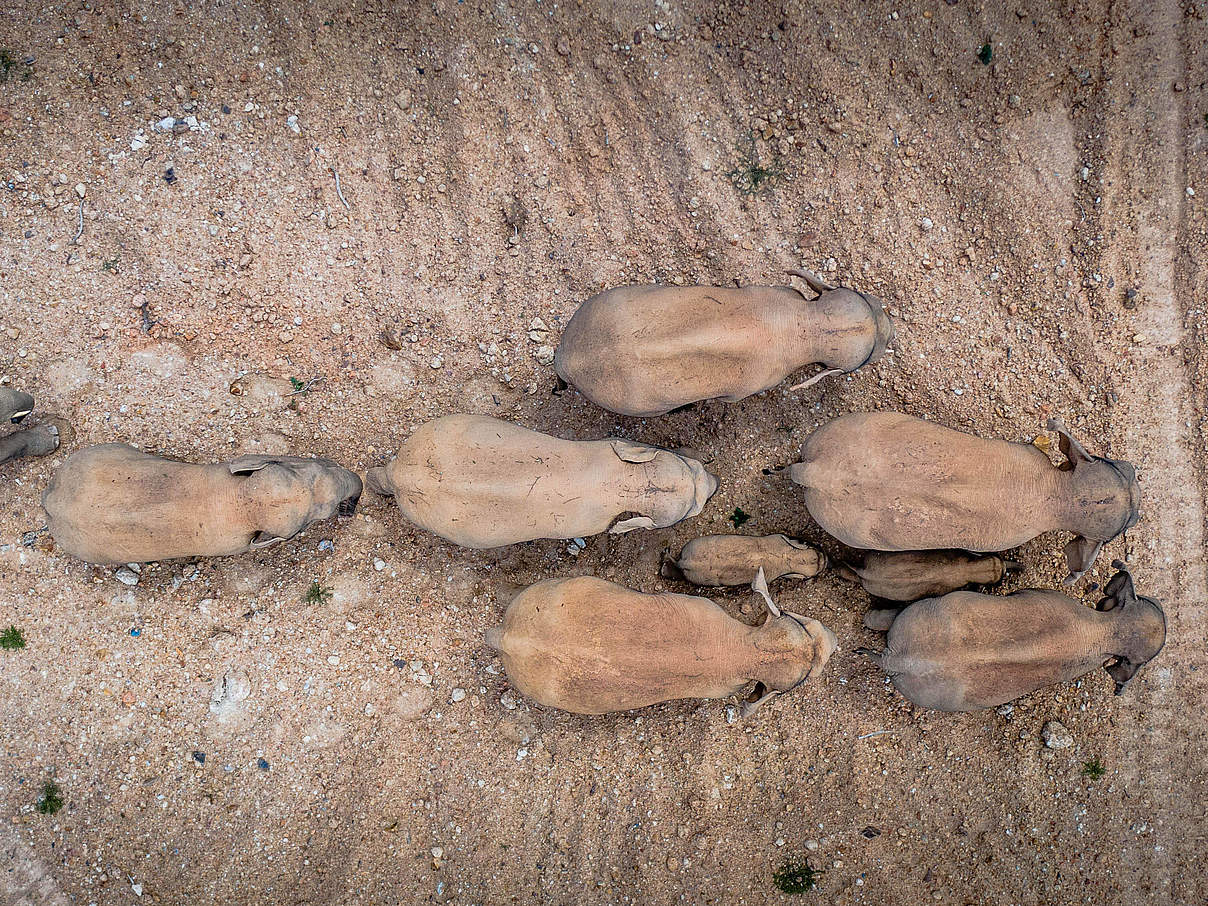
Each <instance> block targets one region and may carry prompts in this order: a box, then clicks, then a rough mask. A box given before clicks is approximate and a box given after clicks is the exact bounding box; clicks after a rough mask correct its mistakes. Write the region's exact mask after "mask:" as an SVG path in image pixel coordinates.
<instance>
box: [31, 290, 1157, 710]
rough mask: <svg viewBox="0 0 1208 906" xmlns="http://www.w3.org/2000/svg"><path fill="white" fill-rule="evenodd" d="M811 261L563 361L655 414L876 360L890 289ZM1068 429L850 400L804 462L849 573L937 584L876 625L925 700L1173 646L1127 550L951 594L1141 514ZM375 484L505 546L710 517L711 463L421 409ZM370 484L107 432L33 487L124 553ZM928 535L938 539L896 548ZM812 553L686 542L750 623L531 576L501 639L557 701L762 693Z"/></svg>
mask: <svg viewBox="0 0 1208 906" xmlns="http://www.w3.org/2000/svg"><path fill="white" fill-rule="evenodd" d="M803 276H805V277H806V280H807V282H808V283H809V285H810V286H811V288H813V289H814V290H815V291H817V292H818V294H819V295H818V298H817V299H815V300H813V301H812V302H811V301H810V300H806V299H804V297H803V296H802V295H801V294H800V293H799V292H798V291H797V290H795V289H791V288H789V287H748V288H746V289H717V288H708V287H686V288H672V287H625V288H621V289H617V290H611V291H609V292H607V293H603V294H601V295H599V296H596V297H594V298H593V299H590V300H588V301H587V302H586V303H584V304H583V306H581V307H580V309H579V310H578V312H576V314H575V316H574V317H573V318H572V319H571V321H570V323H569V324H568V325H567V328H566V331H565V332H564V335H563V338H562V342H561V344H560V345H559V348H558V351H557V353H556V356H555V367H556V369H557V370H558V373H559V375H560V376H561V377H562V378H563V379H564V380H566V381H567V382H568V383H571V384H574V385H575V386H576V387H578V388H579V390H580V391H581V392H583V394H584V395H585V396H587V397H588V398H590V399H592V400H593V401H595V402H597V403H599V404H601V405H603V406H605V407H606V408H609V409H612V410H613V411H617V412H621V413H624V414H635V415H655V414H661V413H665V412H667V411H670V410H671V409H674V408H676V407H678V406H682V405H686V404H689V403H692V402H694V401H697V400H702V399H710V398H721V399H726V400H737V399H741V398H743V397H745V396H749V395H751V394H752V393H756V392H759V391H761V390H764V389H767V388H769V387H771V386H774V385H775V384H776V383H778V382H779V381H780V380H782V379H783V378H784V377H785V376H786V375H787V374H788V373H791V372H792V371H793V370H796V369H797V368H799V367H801V366H802V365H804V364H807V363H810V362H821V363H822V364H823V365H825V366H827V369H828V370H826V371H823V372H822V374H820V375H818V377H819V378H820V377H823V376H825V375H826V374H830V373H832V372H835V371H839V372H846V371H852V370H855V369H856V368H858V367H861V366H862V365H864V364H866V363H868V362H870V361H874V360H875V359H876V358H878V357H879V356H880V355H881V354H882V353H883V352H884V351H885V348H886V346H887V345H888V342H889V341H890V339H892V336H893V327H892V324H891V323H890V322H889V319H888V318H887V317H886V316H885V313H884V311H883V308H882V306H881V304H880V302H879V301H878V300H876V299H875V298H873V297H871V296H867V295H864V294H862V293H857V292H855V291H852V290H847V289H840V288H835V287H832V286H829V285H828V284H825V283H822V282H821V281H820V280H818V279H817V278H815V277H812V276H810V275H803ZM816 379H817V378H815V380H816ZM809 383H812V381H807V382H806V384H809ZM799 386H800V385H799ZM1057 427H1058V430H1059V431H1060V436H1061V449H1062V452H1063V453H1064V454H1065V456H1066V459H1067V461H1066V462H1065V463H1064V464H1063V465H1062V466H1060V467H1053V466H1052V465H1051V464H1050V462H1049V460H1048V457H1047V456H1046V455H1045V454H1044V453H1043V452H1041V451H1040V450H1039V449H1037V448H1036V447H1035V446H1033V445H1030V444H1019V443H1010V442H1006V441H1000V440H984V439H980V438H977V437H972V436H969V435H966V434H962V433H959V432H956V431H953V430H951V429H948V428H944V427H941V426H938V425H935V424H933V423H930V422H927V421H923V420H920V419H917V418H912V417H910V416H907V415H902V414H900V413H894V412H880V413H854V414H851V415H846V416H843V417H841V418H838V419H835V420H834V421H832V422H829V423H828V424H826V425H823V426H822V427H820V428H819V429H818V430H816V431H815V432H814V433H813V434H811V435H810V437H809V438H808V439H807V440H806V443H805V445H804V447H803V449H802V454H801V461H800V462H799V463H797V464H796V465H794V466H793V467H792V469H791V470H790V475H791V477H792V479H793V481H794V482H796V483H797V484H799V485H801V486H802V487H803V488H804V498H805V505H806V508H807V509H808V511H809V513H810V515H811V516H813V518H814V519H815V520H816V521H817V522H818V523H819V525H821V526H822V528H824V529H825V530H826V531H827V532H829V533H830V534H831V535H832V536H834V537H835V538H836V539H838V540H839V541H841V542H843V543H844V544H847V545H849V546H851V547H855V548H860V549H864V550H868V551H880V552H891V555H890V557H889V559H886V555H884V554H869V555H868V556H867V557H866V559H865V560H864V562H863V564H862V565H859V566H855V567H844V568H843V570H842V571H843V572H845V573H846V574H847V575H849V576H850V577H853V578H858V579H859V580H860V581H862V582H864V583H865V585H866V587H868V588H869V589H870V591H872V592H873V593H874V594H877V595H878V596H881V597H887V598H892V599H896V600H898V601H909V600H912V599H913V598H917V597H923V598H924V600H921V601H919V602H918V603H916V604H913V605H911V606H910V607H906V608H905V609H904V610H902V611H901V612H900V614H899V613H897V612H896V611H893V610H891V609H881V610H877V611H873V612H872V613H873V616H872V617H870V619H869V621H867V622H869V624H870V626H876V627H878V628H882V629H884V628H888V630H889V637H888V647H887V649H886V650H885V652H883V653H881V654H879V655H875V658H876V659H877V660H878V662H879V663H880V664H881V665H882V666H883V667H884V668H885V670H886V671H887V672H888V673H889V674H890V675H891V676H892V677H893V680H894V682H895V684H896V685H897V687H898V688H899V689H900V690H901V691H902V692H903V693H904V694H905V695H907V696H908V697H909V698H911V699H912V700H913V701H915V702H917V703H919V704H922V705H925V706H927V707H933V708H940V709H944V710H970V709H975V708H983V707H990V706H993V705H996V704H1000V703H1002V702H1005V701H1009V700H1010V699H1012V698H1015V697H1017V696H1019V695H1023V694H1026V693H1027V692H1030V691H1032V690H1034V689H1036V688H1039V687H1041V686H1043V685H1046V684H1049V683H1055V682H1061V681H1065V680H1069V679H1072V678H1074V677H1076V676H1079V675H1081V674H1083V673H1085V672H1087V671H1088V670H1091V669H1093V668H1094V667H1096V666H1098V665H1103V664H1106V665H1107V669H1108V671H1109V673H1110V674H1111V675H1112V676H1113V678H1115V679H1116V681H1117V684H1118V688H1119V687H1121V686H1122V685H1123V683H1125V682H1126V681H1127V680H1128V679H1129V678H1130V677H1131V676H1132V675H1133V674H1134V673H1135V672H1136V670H1137V669H1138V668H1139V667H1140V666H1141V665H1142V664H1144V663H1145V662H1146V661H1148V660H1150V659H1151V658H1153V657H1154V656H1155V655H1156V654H1157V652H1158V650H1159V649H1160V648H1161V646H1162V644H1163V642H1164V639H1165V620H1164V618H1163V616H1162V612H1161V610H1160V609H1159V608H1158V607H1157V605H1156V603H1155V602H1153V601H1152V600H1150V599H1148V598H1142V597H1138V596H1137V595H1136V593H1135V591H1134V589H1133V586H1132V581H1131V578H1130V577H1129V575H1128V573H1127V572H1126V571H1124V570H1123V569H1122V568H1121V571H1120V572H1119V573H1118V574H1117V575H1116V576H1115V578H1113V579H1112V581H1111V582H1110V583H1109V584H1108V586H1107V589H1106V596H1105V597H1104V599H1103V600H1102V601H1101V602H1100V604H1099V606H1098V608H1097V609H1096V610H1094V611H1092V610H1090V609H1089V608H1086V607H1083V606H1082V605H1081V604H1079V603H1078V602H1076V601H1074V600H1072V599H1071V598H1068V597H1066V596H1065V595H1062V594H1060V593H1058V592H1055V591H1049V590H1038V589H1031V590H1027V591H1023V592H1019V593H1016V594H1014V595H1010V596H1006V597H992V596H988V595H980V594H976V593H974V592H968V591H954V589H958V588H961V587H963V586H965V585H967V584H969V583H971V582H983V581H986V580H987V575H988V577H989V578H991V579H997V578H1001V569H1002V567H1003V565H1004V564H1003V561H1001V560H999V559H998V558H978V557H972V556H970V555H969V554H965V553H961V551H977V552H992V551H1001V550H1006V549H1009V548H1012V547H1016V546H1018V545H1020V544H1023V543H1025V542H1027V541H1029V540H1030V539H1032V538H1034V537H1036V536H1037V535H1039V534H1042V533H1044V532H1048V531H1069V532H1073V533H1074V535H1075V538H1074V540H1072V541H1071V542H1069V544H1068V545H1067V546H1066V550H1065V554H1066V559H1067V562H1068V564H1069V568H1070V580H1069V581H1073V580H1075V579H1076V578H1077V577H1078V576H1080V575H1081V574H1082V573H1083V572H1085V571H1086V570H1087V569H1089V567H1090V565H1091V563H1092V562H1093V561H1094V559H1095V557H1096V555H1097V554H1098V552H1099V549H1100V548H1101V547H1102V545H1103V544H1104V543H1105V542H1107V541H1109V540H1111V539H1113V538H1115V537H1116V536H1117V535H1119V534H1120V533H1121V532H1123V531H1124V530H1126V529H1127V528H1129V527H1131V526H1132V525H1133V524H1134V523H1135V522H1136V520H1137V518H1138V514H1139V502H1140V501H1139V496H1140V495H1139V489H1138V486H1137V482H1136V477H1135V474H1134V471H1133V468H1132V466H1131V465H1129V464H1128V463H1125V462H1119V461H1114V460H1109V459H1104V458H1101V457H1096V456H1091V455H1090V454H1088V453H1087V452H1086V451H1085V450H1084V449H1083V448H1082V447H1081V445H1079V444H1078V443H1077V442H1076V441H1075V440H1074V439H1073V438H1072V437H1071V436H1070V435H1069V433H1068V432H1066V431H1065V430H1064V429H1062V428H1060V426H1057ZM365 485H366V486H367V487H368V488H369V489H370V490H371V491H373V492H375V493H378V494H384V495H391V496H393V497H394V498H395V499H396V501H397V503H398V506H399V508H400V509H401V511H402V512H403V514H404V515H405V516H406V517H407V518H408V519H409V520H410V521H411V522H413V523H415V524H416V525H418V526H420V527H421V528H424V529H427V530H429V531H431V532H434V533H436V534H438V535H440V536H442V537H444V538H447V539H449V540H451V541H453V542H455V543H457V544H459V545H462V546H465V547H470V548H491V547H498V546H501V545H506V544H514V543H518V542H523V541H529V540H533V539H537V538H563V539H571V538H581V537H584V536H587V535H592V534H597V533H600V532H605V531H607V532H613V533H619V532H628V531H633V530H638V529H656V528H665V527H668V526H671V525H674V524H676V523H678V522H680V521H682V520H684V519H687V518H690V517H692V516H695V515H697V514H698V513H700V512H701V510H702V509H703V507H704V506H705V504H706V503H707V501H708V500H709V498H710V497H711V496H712V495H713V494H714V493H715V491H716V490H717V479H716V477H714V476H713V475H711V474H710V473H709V472H708V470H707V469H706V468H705V465H704V464H703V463H702V462H700V461H699V460H698V459H697V458H695V457H694V456H692V455H689V454H688V453H687V452H685V451H676V450H668V449H663V448H660V447H654V446H650V445H647V444H641V443H636V442H633V441H629V440H623V439H620V438H607V439H604V440H595V441H572V440H563V439H559V438H554V437H550V436H548V435H545V434H540V433H538V432H536V431H531V430H528V429H526V428H522V427H520V426H517V425H514V424H511V423H508V422H503V421H500V420H498V419H494V418H490V417H487V416H475V415H453V416H447V417H444V418H440V419H436V420H434V421H431V422H428V423H426V424H424V425H421V426H420V427H419V428H418V429H417V430H416V431H415V432H414V433H413V434H412V435H411V437H410V438H408V440H407V441H406V442H405V443H404V444H403V446H402V448H401V449H400V450H399V453H398V455H397V456H396V457H395V458H394V459H393V460H392V461H391V462H390V463H389V464H388V465H386V466H385V467H380V468H374V469H370V470H369V473H368V474H367V476H366V481H365ZM361 492H362V482H361V480H360V479H359V478H358V477H357V476H356V475H355V474H354V473H352V472H350V471H348V470H346V469H344V468H342V467H340V466H339V465H337V464H336V463H334V462H332V461H330V460H326V459H315V458H305V457H290V456H244V457H240V458H238V459H236V460H233V461H232V462H229V463H220V464H216V465H193V464H189V463H182V462H177V461H174V460H169V459H165V458H163V457H159V456H153V455H150V454H147V453H143V452H141V451H138V450H136V449H134V448H132V447H128V446H125V445H122V444H105V445H101V446H96V447H90V448H87V449H85V450H81V451H80V452H78V453H76V454H74V455H72V456H71V457H69V458H68V459H67V460H66V462H64V464H63V465H62V467H61V468H60V469H59V470H58V472H57V474H56V475H55V476H54V479H53V480H52V481H51V483H50V486H49V487H48V488H47V490H46V492H45V494H44V495H43V506H44V508H45V510H46V513H47V516H48V519H49V526H50V530H51V534H52V535H53V536H54V538H55V540H56V542H57V543H58V544H59V545H60V546H61V547H62V548H63V549H64V550H66V551H68V552H69V553H72V554H74V555H76V556H78V557H81V558H83V559H85V560H88V561H90V562H94V563H125V562H135V561H148V560H162V559H169V558H174V557H196V556H217V555H226V554H237V553H241V552H244V551H249V550H254V549H257V548H261V547H266V546H268V545H271V544H274V543H276V542H278V541H281V540H283V539H287V538H290V537H293V536H294V535H296V534H297V533H298V532H300V531H302V530H303V529H304V528H306V526H308V525H310V524H311V523H313V522H315V521H317V520H321V519H326V518H329V517H331V516H333V515H337V514H342V515H350V514H351V513H352V512H353V511H354V510H355V507H356V505H357V501H358V499H359V497H360V495H361ZM953 548H955V549H959V550H957V551H953V550H948V549H953ZM917 551H939V552H940V553H932V554H917V553H916V554H912V553H901V554H900V555H899V556H897V557H893V556H892V552H917ZM824 564H825V557H824V556H823V555H821V554H819V553H818V552H816V551H812V550H811V549H809V548H808V547H806V546H805V545H800V544H798V543H796V542H791V541H789V540H788V539H785V538H783V536H772V537H771V538H765V539H758V538H744V537H741V536H719V537H714V538H704V539H698V540H697V541H696V542H693V543H692V544H690V545H689V546H688V547H687V548H685V550H684V552H683V554H682V555H681V557H680V559H679V562H678V563H677V564H672V565H670V566H669V567H668V569H669V570H670V571H672V572H673V573H674V574H676V575H682V576H684V577H686V578H688V579H689V580H691V581H703V582H704V583H705V584H715V585H720V584H746V583H747V582H750V583H751V584H752V587H753V588H754V590H755V591H756V592H757V593H758V594H759V595H760V596H761V598H762V599H763V600H764V602H765V603H766V605H767V608H768V616H767V618H766V619H765V621H764V622H763V624H762V625H760V626H757V627H752V626H747V625H745V624H742V623H740V622H738V621H737V620H734V619H732V618H731V617H729V616H728V615H726V614H725V612H724V611H723V610H722V609H721V608H720V607H718V606H717V605H716V604H715V603H713V602H712V601H711V600H709V599H707V598H700V597H692V596H687V595H678V594H656V595H647V594H642V593H639V592H636V591H633V590H630V589H627V588H623V587H621V586H618V585H615V584H613V583H609V582H604V581H602V580H599V579H595V578H591V577H579V578H573V579H551V580H548V581H545V582H540V583H537V584H536V585H533V586H531V587H529V588H528V589H526V590H525V591H523V592H522V593H521V594H520V595H518V596H517V597H516V598H515V599H514V600H513V601H512V602H511V604H510V605H509V607H508V610H507V614H506V615H505V618H504V623H503V625H502V627H499V628H497V629H494V630H491V631H490V632H489V633H488V639H487V640H488V642H489V643H490V644H491V645H493V646H494V647H496V648H497V649H498V650H499V651H500V652H501V656H502V659H503V662H504V665H505V668H506V669H507V671H508V674H509V677H510V678H511V679H512V681H513V683H514V684H515V685H516V686H517V688H519V689H520V691H522V692H523V693H525V694H526V695H528V696H530V697H531V698H533V699H535V700H537V701H538V702H541V703H543V704H547V705H551V706H555V707H560V708H565V709H567V710H571V711H576V712H580V713H602V712H607V711H615V710H624V709H629V708H635V707H640V706H643V705H648V704H652V703H654V702H658V701H665V700H669V699H678V698H691V697H722V696H728V695H731V694H734V693H736V692H738V691H739V690H741V689H742V688H743V687H744V686H746V685H747V684H748V683H750V682H751V681H752V680H754V681H755V682H756V689H755V692H754V693H753V697H752V699H751V700H750V701H749V705H750V706H751V707H754V705H756V704H758V702H760V701H762V700H764V699H765V698H767V697H769V696H771V695H775V694H778V693H780V692H784V691H787V690H789V689H792V688H794V687H795V686H797V685H799V684H800V683H801V682H803V681H804V680H806V679H808V678H810V677H812V676H816V675H817V674H818V673H819V672H820V671H821V669H822V668H823V666H824V665H825V663H826V661H827V659H828V658H829V657H830V655H831V653H832V652H833V651H834V650H835V647H836V639H835V637H834V635H833V634H832V633H831V632H830V631H829V630H828V629H826V628H825V627H824V626H822V625H821V624H820V623H818V622H817V621H816V620H812V619H808V618H806V617H803V616H800V615H797V614H792V613H788V612H781V611H780V610H779V609H778V608H777V607H776V605H775V604H774V603H773V601H772V598H771V596H770V595H769V593H768V590H767V579H766V576H767V575H769V574H772V573H773V572H775V573H776V575H796V576H809V575H813V574H816V573H817V572H818V571H819V570H820V569H821V568H822V566H823V565H824ZM995 564H997V566H996V565H995ZM987 568H989V569H990V570H991V572H990V574H987V573H986V572H985V570H986V569H987ZM710 570H712V571H710ZM811 570H812V571H811ZM995 570H997V571H998V574H997V575H995V574H994V571H995ZM936 595H939V597H936ZM927 596H930V597H927ZM895 617H896V618H895Z"/></svg>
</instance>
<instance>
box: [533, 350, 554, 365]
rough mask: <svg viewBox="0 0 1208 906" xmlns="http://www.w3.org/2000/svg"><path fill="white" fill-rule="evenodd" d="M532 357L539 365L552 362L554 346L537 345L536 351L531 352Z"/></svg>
mask: <svg viewBox="0 0 1208 906" xmlns="http://www.w3.org/2000/svg"><path fill="white" fill-rule="evenodd" d="M533 358H535V359H536V360H537V363H538V364H539V365H552V364H554V347H552V346H538V347H537V351H536V352H534V353H533Z"/></svg>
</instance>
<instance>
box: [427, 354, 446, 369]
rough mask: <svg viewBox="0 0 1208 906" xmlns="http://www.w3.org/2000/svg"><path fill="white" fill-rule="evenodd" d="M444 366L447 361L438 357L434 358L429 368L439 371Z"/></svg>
mask: <svg viewBox="0 0 1208 906" xmlns="http://www.w3.org/2000/svg"><path fill="white" fill-rule="evenodd" d="M444 364H445V360H444V359H443V358H441V357H440V356H438V355H434V356H432V359H431V360H430V361H429V362H428V366H429V367H430V368H431V369H432V370H433V371H437V370H439V369H440V368H441V367H442V366H443V365H444Z"/></svg>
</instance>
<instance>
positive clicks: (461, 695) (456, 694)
mask: <svg viewBox="0 0 1208 906" xmlns="http://www.w3.org/2000/svg"><path fill="white" fill-rule="evenodd" d="M465 697H466V690H465V689H460V688H458V689H454V690H453V694H452V695H451V696H450V698H452V699H453V701H455V702H460V701H465Z"/></svg>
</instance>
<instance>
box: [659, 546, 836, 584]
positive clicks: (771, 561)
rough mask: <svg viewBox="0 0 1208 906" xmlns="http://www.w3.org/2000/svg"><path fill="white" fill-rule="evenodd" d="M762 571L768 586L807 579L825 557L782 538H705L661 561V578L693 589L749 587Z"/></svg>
mask: <svg viewBox="0 0 1208 906" xmlns="http://www.w3.org/2000/svg"><path fill="white" fill-rule="evenodd" d="M761 567H762V569H763V572H764V576H765V578H766V579H767V581H769V582H772V581H774V580H776V579H779V578H781V577H788V578H791V579H810V578H813V577H814V576H816V575H818V573H820V572H822V570H824V569H826V554H824V553H822V551H820V550H818V549H816V548H813V547H810V546H809V545H808V544H805V543H803V542H801V541H794V540H793V539H792V538H788V537H786V536H784V535H763V536H762V537H760V536H755V535H706V536H704V537H703V538H694V539H693V540H692V541H689V542H688V543H687V544H685V545H684V549H683V550H682V551H680V555H679V558H678V559H676V560H665V561H663V568H662V574H663V576H664V577H666V578H668V579H682V580H683V581H685V582H691V583H692V584H693V585H710V586H721V585H750V584H751V582H752V581H753V580H754V579H755V574H756V573H757V572H758V571H759V569H760V568H761Z"/></svg>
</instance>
